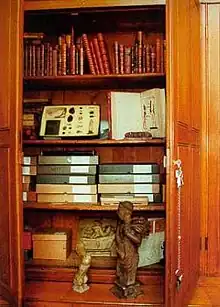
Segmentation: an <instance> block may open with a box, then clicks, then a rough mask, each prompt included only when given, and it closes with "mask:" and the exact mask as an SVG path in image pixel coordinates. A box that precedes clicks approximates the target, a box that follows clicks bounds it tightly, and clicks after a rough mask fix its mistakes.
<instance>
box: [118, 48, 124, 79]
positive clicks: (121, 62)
mask: <svg viewBox="0 0 220 307" xmlns="http://www.w3.org/2000/svg"><path fill="white" fill-rule="evenodd" d="M119 72H120V74H121V75H123V74H124V45H122V44H120V45H119Z"/></svg>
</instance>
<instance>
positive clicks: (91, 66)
mask: <svg viewBox="0 0 220 307" xmlns="http://www.w3.org/2000/svg"><path fill="white" fill-rule="evenodd" d="M82 42H83V46H84V49H85V52H86V56H87V59H88V63H89V69H90V73H91V74H93V75H95V74H96V71H95V66H94V63H93V58H92V53H91V49H90V46H89V41H88V36H87V34H86V33H84V34H83V35H82Z"/></svg>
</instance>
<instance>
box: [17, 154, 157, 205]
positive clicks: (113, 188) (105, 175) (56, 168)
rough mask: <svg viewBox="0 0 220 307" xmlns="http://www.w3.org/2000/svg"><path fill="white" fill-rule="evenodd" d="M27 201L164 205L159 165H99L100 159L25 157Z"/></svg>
mask: <svg viewBox="0 0 220 307" xmlns="http://www.w3.org/2000/svg"><path fill="white" fill-rule="evenodd" d="M22 174H23V191H24V192H26V194H25V195H26V196H25V197H24V200H30V196H32V199H33V195H32V194H33V193H32V194H31V195H29V193H28V192H35V193H36V200H37V201H38V202H55V203H56V202H64V203H65V202H73V203H74V202H77V203H78V202H79V203H80V202H83V203H97V201H98V199H99V200H100V202H101V204H107V203H108V204H111V203H118V202H119V201H122V200H130V201H133V202H134V203H147V202H148V201H149V202H161V201H162V191H161V189H162V180H161V175H160V168H159V165H158V164H154V163H150V164H99V157H98V156H97V155H93V156H85V155H84V156H75V155H67V156H64V155H59V156H54V155H51V156H50V155H43V156H38V157H37V156H35V157H24V165H23V173H22Z"/></svg>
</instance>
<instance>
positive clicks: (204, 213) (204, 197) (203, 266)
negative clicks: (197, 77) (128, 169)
mask: <svg viewBox="0 0 220 307" xmlns="http://www.w3.org/2000/svg"><path fill="white" fill-rule="evenodd" d="M206 23H207V6H206V5H202V6H201V60H202V61H201V81H202V114H201V115H202V138H201V161H202V163H201V173H202V177H201V185H202V190H201V228H200V235H201V252H200V273H201V274H202V275H205V274H206V273H207V250H206V249H205V246H204V242H205V238H207V228H208V224H207V218H208V203H209V195H208V177H207V172H208V154H207V152H208V121H209V120H208V113H207V112H208V107H207V103H206V101H207V93H208V84H207V78H208V67H207V58H208V57H207V31H206Z"/></svg>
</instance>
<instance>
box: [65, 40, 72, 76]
mask: <svg viewBox="0 0 220 307" xmlns="http://www.w3.org/2000/svg"><path fill="white" fill-rule="evenodd" d="M70 46H71V35H66V74H67V75H69V74H70Z"/></svg>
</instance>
